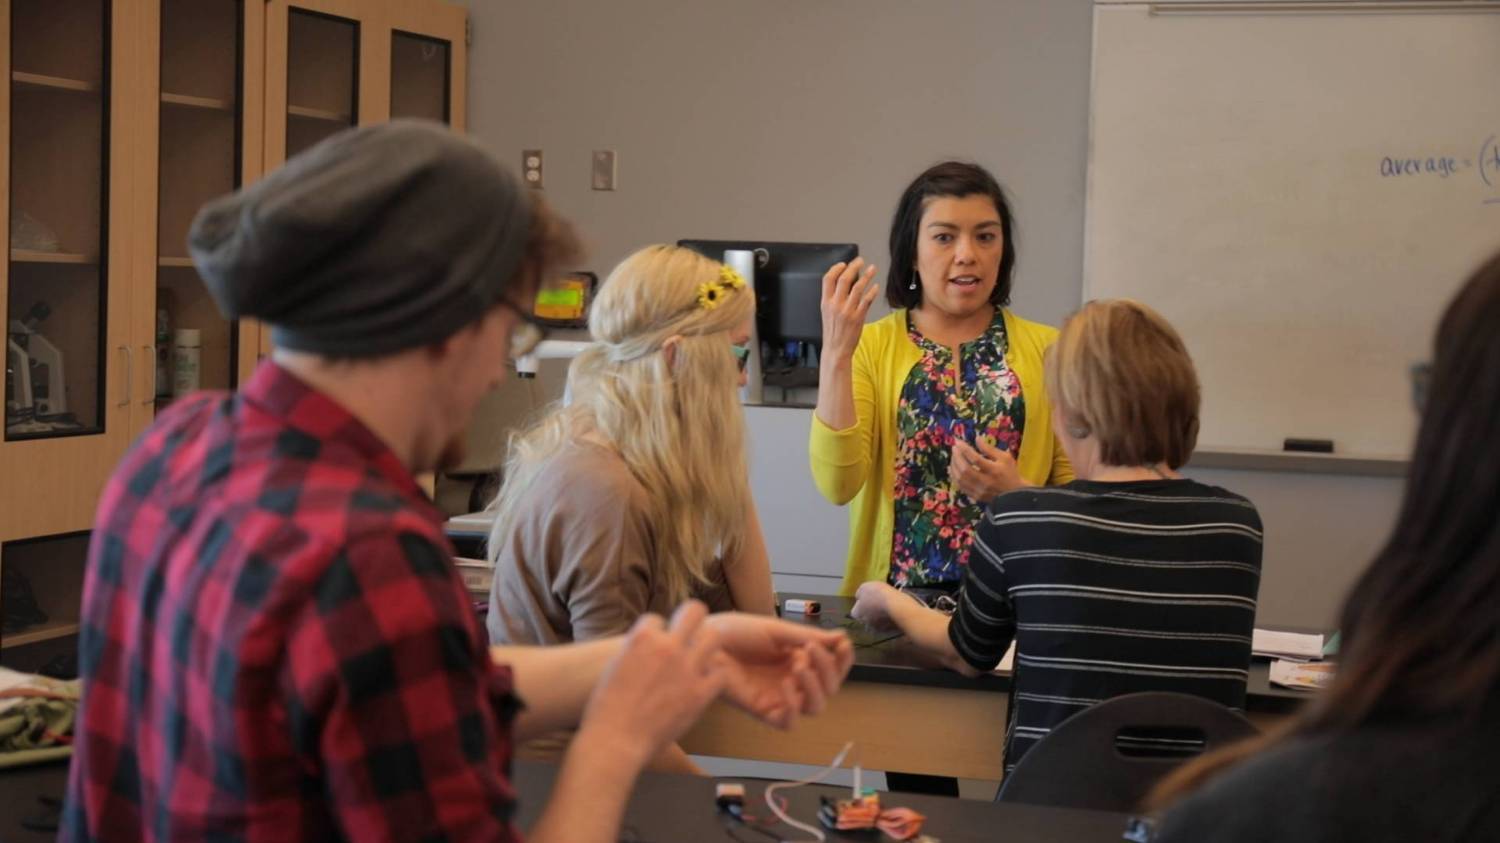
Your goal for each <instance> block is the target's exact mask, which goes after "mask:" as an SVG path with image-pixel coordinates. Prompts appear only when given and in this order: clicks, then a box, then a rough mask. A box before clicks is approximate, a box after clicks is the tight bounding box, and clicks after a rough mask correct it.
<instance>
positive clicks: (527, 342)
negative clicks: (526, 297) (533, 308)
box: [500, 298, 547, 363]
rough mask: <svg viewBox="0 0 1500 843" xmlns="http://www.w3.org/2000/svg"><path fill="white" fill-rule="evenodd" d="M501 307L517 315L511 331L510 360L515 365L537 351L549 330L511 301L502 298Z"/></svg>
mask: <svg viewBox="0 0 1500 843" xmlns="http://www.w3.org/2000/svg"><path fill="white" fill-rule="evenodd" d="M500 306H501V307H503V308H505V309H506V310H509V311H510V312H511V313H514V314H515V315H516V320H517V321H516V324H515V327H513V328H511V330H510V360H511V362H512V363H514V362H515V361H517V360H519V359H521V358H522V357H525V356H526V355H528V354H530V353H531V352H533V351H536V347H537V346H539V345H541V344H542V341H543V340H545V339H546V338H547V328H546V326H544V325H542V324H541V323H540V322H538V321H537V318H536V317H535V316H532V315H531V314H530V313H527V312H526V311H525V310H522V309H521V307H520V306H519V305H517V304H516V303H515V302H513V301H511V300H510V299H504V298H502V299H501V300H500Z"/></svg>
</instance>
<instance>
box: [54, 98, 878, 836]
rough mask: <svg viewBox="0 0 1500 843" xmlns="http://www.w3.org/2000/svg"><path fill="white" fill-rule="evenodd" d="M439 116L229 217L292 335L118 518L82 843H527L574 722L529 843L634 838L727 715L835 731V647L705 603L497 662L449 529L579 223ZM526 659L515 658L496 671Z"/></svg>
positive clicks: (92, 670)
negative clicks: (479, 441)
mask: <svg viewBox="0 0 1500 843" xmlns="http://www.w3.org/2000/svg"><path fill="white" fill-rule="evenodd" d="M535 196H536V194H534V193H531V192H528V191H526V190H524V189H523V188H521V187H520V186H519V184H518V183H517V182H516V181H515V179H514V178H513V177H512V176H511V175H510V174H509V173H508V172H506V171H505V170H504V169H503V168H501V167H500V166H499V165H498V164H497V163H496V162H495V161H494V160H493V158H491V157H490V156H489V155H488V154H487V153H485V152H483V151H482V150H480V149H479V148H478V147H477V146H475V145H473V144H472V143H470V142H469V141H466V140H463V139H462V138H459V137H457V136H455V135H452V134H450V133H448V132H447V131H446V130H445V129H443V128H441V127H437V126H435V125H429V124H421V123H415V122H397V123H392V124H387V125H385V126H381V127H376V128H369V129H357V130H353V131H350V132H346V133H344V134H341V135H339V136H336V137H335V138H333V139H330V140H329V141H326V142H324V143H323V144H321V145H319V146H318V147H315V148H314V149H312V150H310V151H308V152H307V153H304V154H303V155H301V156H299V157H298V158H296V159H293V160H292V161H291V162H289V163H288V164H287V165H286V167H284V168H283V169H282V170H280V171H278V172H276V173H273V174H272V175H270V176H269V177H268V178H266V179H265V180H264V181H262V182H260V183H258V184H256V185H254V186H252V187H250V188H247V189H246V190H244V191H241V192H240V193H238V194H236V195H234V196H230V197H226V198H224V199H221V200H218V201H216V202H214V203H211V204H210V205H209V206H207V207H206V208H205V209H204V210H203V211H202V212H201V213H200V214H199V217H198V219H197V220H196V221H195V222H194V226H193V232H192V235H191V246H192V249H193V254H194V258H195V261H196V263H197V265H198V267H199V269H200V272H201V273H202V275H203V276H204V278H205V281H206V283H207V284H208V285H209V288H210V290H211V291H212V292H213V294H214V296H215V299H216V301H217V302H218V304H219V306H220V309H221V310H223V311H224V313H225V315H226V316H227V317H228V318H231V319H239V318H245V317H251V318H257V319H261V320H263V321H265V322H267V323H269V324H270V325H272V327H273V338H274V341H275V344H276V346H277V348H276V352H275V354H274V356H273V358H272V359H271V360H269V361H266V362H264V363H262V365H261V367H260V368H259V369H258V370H257V371H256V373H255V375H254V376H253V377H252V378H251V379H250V381H249V382H248V383H246V384H245V385H244V386H243V388H242V389H240V391H239V392H238V393H237V394H234V395H226V394H201V395H197V396H194V397H191V398H188V399H184V400H182V401H180V402H179V403H178V404H176V405H174V406H173V407H172V408H171V409H169V410H167V411H166V412H164V413H163V414H162V415H161V416H160V417H159V419H158V420H157V422H156V424H155V425H153V426H152V428H151V429H150V430H149V431H148V432H147V433H146V434H145V435H144V437H142V439H141V440H140V441H139V442H137V443H136V445H135V446H134V447H133V448H132V449H131V451H130V453H129V454H128V455H127V456H126V457H125V459H124V461H123V462H122V464H121V465H120V467H119V469H118V471H117V472H116V473H115V476H114V478H113V479H112V480H111V481H110V483H109V485H108V487H107V488H106V490H105V492H104V495H103V499H102V502H101V504H100V507H99V513H98V518H97V523H96V525H95V532H94V536H93V543H92V546H91V549H90V559H89V567H88V579H87V582H86V585H85V593H84V609H83V629H82V632H81V636H80V640H81V644H80V648H81V670H82V674H83V680H84V698H83V704H82V707H81V711H80V715H79V721H78V725H77V728H76V736H77V739H76V754H75V757H74V761H73V766H72V771H71V780H70V782H69V788H68V789H69V793H68V799H67V807H66V812H65V817H64V829H63V832H62V839H64V840H131V841H133V840H207V839H215V840H247V841H295V840H324V839H331V838H349V839H366V840H375V839H379V840H418V839H421V840H513V839H516V838H517V837H518V835H517V832H516V830H515V829H514V828H513V825H512V822H511V816H512V811H513V803H514V791H513V790H512V788H511V785H510V782H509V780H508V770H509V765H508V760H509V749H510V746H511V745H512V743H513V741H514V740H516V739H518V738H519V737H524V736H525V735H526V734H528V733H531V734H539V733H542V732H546V731H551V730H554V729H557V728H565V727H574V726H576V727H577V728H578V736H577V739H576V740H575V741H574V742H573V748H572V749H571V751H570V752H569V754H568V756H567V758H566V759H565V761H564V763H563V766H562V769H561V771H560V773H559V776H558V779H557V783H556V785H555V788H554V790H553V794H552V798H551V801H550V802H549V805H548V807H547V809H546V810H545V811H544V812H543V814H542V818H541V820H540V821H539V822H538V824H537V826H536V828H534V829H533V830H532V835H531V836H532V838H533V839H534V840H538V841H567V842H568V843H589V841H604V840H614V839H615V837H616V834H617V832H618V826H619V822H620V817H621V815H622V813H623V810H624V805H625V800H626V798H627V796H628V794H629V792H630V788H631V786H632V784H633V781H634V779H635V777H636V775H637V774H638V773H639V772H640V770H641V769H642V768H643V766H644V765H645V764H646V763H647V761H648V760H649V759H650V758H651V757H652V756H653V755H654V754H655V753H656V752H657V750H659V749H660V748H661V747H662V746H664V745H665V744H667V743H668V742H671V741H673V740H675V739H676V738H677V737H678V736H679V735H680V734H681V733H682V732H683V731H684V730H685V729H686V728H687V727H688V726H689V725H691V723H692V722H693V721H694V719H695V718H696V717H697V715H698V714H699V713H700V712H701V711H702V709H703V708H704V706H706V705H707V704H708V703H709V702H711V701H712V700H713V699H715V698H718V697H720V696H723V697H726V698H727V699H729V700H730V701H732V702H734V703H736V704H738V705H740V706H741V707H743V708H745V709H746V710H747V711H749V712H750V713H752V714H754V715H757V716H759V717H761V718H762V719H764V720H766V721H767V722H770V723H772V724H773V725H778V726H783V727H784V726H786V725H788V724H790V723H791V722H792V721H793V720H794V719H795V718H796V716H798V715H799V714H802V713H810V712H815V711H817V710H819V709H820V708H821V707H822V705H823V702H824V699H825V697H826V696H827V695H828V694H830V693H832V692H833V691H834V690H836V689H837V687H838V685H839V683H840V682H841V681H842V679H843V676H844V674H845V673H846V672H847V670H848V667H849V664H850V662H851V661H852V656H851V650H850V646H849V643H848V641H847V640H845V639H843V638H842V637H841V636H839V635H836V634H828V633H821V632H818V631H817V630H811V629H808V628H806V627H802V626H798V625H792V624H784V623H781V622H779V621H776V620H774V619H769V618H752V617H747V616H738V615H717V616H714V617H713V618H707V617H705V610H704V609H703V607H702V605H701V604H695V603H690V604H687V605H685V606H684V607H683V608H681V609H679V610H678V612H677V613H676V614H675V615H674V616H673V618H672V620H671V622H670V624H668V623H666V622H664V621H663V620H662V619H661V618H647V619H644V620H643V621H642V622H641V623H640V624H638V625H637V626H636V628H635V629H634V630H632V632H631V633H630V634H629V635H627V636H625V637H623V638H617V639H612V640H606V641H598V642H592V643H589V644H583V645H576V646H569V647H556V648H498V649H495V650H491V649H490V648H488V647H487V646H486V641H485V639H484V637H483V633H482V632H481V629H480V627H479V625H478V623H477V622H476V619H475V617H474V615H473V612H472V610H471V608H470V601H469V598H468V595H467V592H466V591H465V589H464V586H463V584H462V582H461V580H460V579H459V577H458V575H457V573H456V571H455V570H454V568H453V565H452V563H451V561H450V559H451V557H452V555H453V552H452V548H451V547H450V546H449V544H448V542H447V539H446V538H445V536H444V534H443V529H442V522H443V520H444V519H443V516H442V515H441V514H440V513H439V512H438V510H437V509H436V508H435V507H433V505H432V504H431V503H430V502H429V501H428V500H427V498H426V496H425V495H424V494H423V493H422V492H421V490H420V489H419V488H418V486H417V485H416V483H415V481H414V480H413V472H420V471H428V470H433V469H439V468H442V467H444V466H447V465H452V464H453V463H454V461H455V460H456V459H457V458H458V457H459V456H460V455H461V444H462V442H463V440H464V428H465V426H466V425H467V423H468V420H469V418H470V417H471V415H472V413H473V410H474V408H475V406H476V405H477V403H478V401H479V400H480V398H481V397H482V396H483V395H484V393H486V392H487V391H489V390H490V389H492V388H493V387H494V386H496V385H497V384H498V383H499V382H500V380H501V378H502V377H503V374H504V370H505V365H506V357H507V350H509V351H510V353H511V354H515V353H518V352H521V351H524V350H525V346H526V345H528V344H529V343H531V342H534V341H535V340H536V339H538V338H539V337H538V336H537V334H536V332H535V331H527V330H526V329H527V328H528V327H529V325H528V324H527V323H526V317H525V316H524V314H527V313H529V312H530V304H531V300H532V298H533V296H534V294H535V291H536V289H537V287H538V282H539V280H540V279H541V278H543V277H545V275H546V274H547V273H548V272H550V271H551V270H552V269H554V268H555V267H559V266H561V265H562V264H565V263H567V262H570V261H572V260H574V259H575V257H576V253H577V245H576V239H575V238H574V236H573V234H572V232H571V229H570V228H569V226H568V225H567V224H566V223H565V222H563V221H562V220H561V219H560V218H558V217H557V216H556V215H554V214H553V213H551V212H550V211H549V210H548V209H547V208H546V206H545V205H543V204H542V203H541V202H540V201H538V200H537V199H536V198H535ZM502 665H504V666H502Z"/></svg>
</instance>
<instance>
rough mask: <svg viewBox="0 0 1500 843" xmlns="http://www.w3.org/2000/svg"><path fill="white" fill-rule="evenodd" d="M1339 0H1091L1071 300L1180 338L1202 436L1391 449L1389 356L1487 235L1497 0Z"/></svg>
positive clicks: (1399, 434) (1421, 335) (1396, 377)
mask: <svg viewBox="0 0 1500 843" xmlns="http://www.w3.org/2000/svg"><path fill="white" fill-rule="evenodd" d="M1153 5H1154V6H1155V8H1153ZM1360 5H1361V6H1363V7H1365V8H1363V9H1357V10H1351V9H1340V10H1338V11H1328V10H1329V9H1330V8H1331V7H1333V6H1334V4H1330V3H1321V4H1308V5H1307V6H1305V7H1303V8H1302V9H1296V8H1294V6H1295V4H1290V3H1278V4H1275V7H1274V8H1267V6H1261V7H1258V8H1254V7H1252V4H1244V3H1240V4H1226V7H1225V8H1222V9H1210V8H1209V7H1208V6H1206V5H1205V4H1197V6H1196V9H1197V10H1196V11H1191V12H1186V13H1185V12H1183V11H1182V10H1181V8H1180V7H1178V9H1177V10H1175V11H1174V10H1173V9H1172V8H1170V7H1169V5H1168V4H1103V3H1100V4H1096V6H1095V8H1094V64H1093V95H1092V104H1091V125H1090V151H1089V173H1088V180H1089V188H1088V202H1087V217H1086V219H1087V223H1086V225H1087V234H1086V237H1085V241H1086V245H1085V263H1084V274H1085V280H1084V298H1085V299H1091V298H1114V297H1129V298H1135V299H1139V300H1142V301H1144V302H1146V303H1148V304H1150V305H1151V306H1153V307H1155V308H1156V309H1158V310H1159V311H1161V312H1162V313H1163V314H1164V315H1165V316H1166V317H1167V318H1168V319H1170V320H1171V321H1172V323H1173V324H1174V325H1176V326H1177V328H1178V329H1179V330H1180V331H1181V332H1182V334H1183V337H1184V339H1185V340H1186V342H1187V344H1188V346H1189V349H1190V351H1191V353H1192V355H1193V358H1194V361H1195V363H1196V364H1197V367H1198V371H1199V377H1200V379H1201V380H1202V382H1203V411H1202V430H1201V434H1200V436H1199V443H1200V444H1199V448H1200V449H1202V450H1227V451H1236V450H1242V451H1251V450H1256V449H1275V450H1279V449H1280V448H1281V443H1282V440H1283V439H1284V438H1286V437H1315V438H1326V439H1332V440H1334V441H1335V443H1336V449H1337V451H1338V452H1339V453H1344V454H1360V455H1370V456H1382V457H1385V456H1389V457H1398V458H1399V457H1405V456H1406V455H1407V454H1408V453H1409V452H1410V443H1411V440H1412V438H1413V436H1414V434H1415V428H1416V416H1415V413H1414V411H1413V410H1412V404H1411V400H1410V395H1411V391H1410V388H1409V385H1408V383H1409V380H1408V372H1409V369H1410V367H1411V365H1412V364H1414V363H1417V362H1421V361H1426V360H1428V359H1430V357H1431V351H1430V349H1431V340H1432V334H1433V331H1434V329H1435V326H1436V323H1437V319H1438V317H1439V316H1440V315H1441V313H1442V309H1443V307H1444V306H1445V304H1446V302H1447V301H1448V299H1449V298H1450V297H1451V296H1452V295H1453V293H1454V292H1456V290H1457V289H1458V287H1459V286H1460V285H1461V284H1462V282H1463V280H1464V279H1465V278H1466V277H1467V275H1468V274H1469V273H1470V272H1471V271H1472V270H1473V269H1474V268H1475V267H1477V266H1478V264H1479V263H1480V261H1481V260H1482V259H1483V258H1484V257H1486V256H1487V255H1489V254H1491V253H1493V252H1494V251H1495V250H1496V249H1497V248H1500V14H1497V13H1496V12H1500V5H1489V6H1487V7H1486V8H1481V9H1475V10H1473V11H1467V12H1463V11H1459V12H1454V11H1448V12H1444V11H1438V10H1424V11H1422V12H1420V13H1413V12H1411V11H1410V7H1411V6H1414V5H1417V4H1403V6H1404V7H1405V8H1400V9H1392V8H1384V9H1382V8H1371V7H1378V5H1379V4H1369V3H1366V4H1360ZM1453 5H1454V4H1447V6H1448V7H1452V6H1453ZM1289 8H1290V9H1292V10H1291V11H1287V9H1289ZM1205 9H1208V10H1207V11H1205ZM1247 9H1248V10H1247ZM1496 330H1500V326H1496Z"/></svg>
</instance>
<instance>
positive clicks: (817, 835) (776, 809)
mask: <svg viewBox="0 0 1500 843" xmlns="http://www.w3.org/2000/svg"><path fill="white" fill-rule="evenodd" d="M853 748H854V741H850V742H848V743H846V744H844V748H843V749H841V750H839V754H838V755H835V756H834V757H833V761H832V762H831V763H830V764H829V765H828V766H827V767H824V768H823V770H822V771H821V772H819V773H816V774H815V775H813V776H810V777H808V778H805V779H802V780H801V781H795V782H777V783H776V784H773V785H769V786H767V787H766V807H767V808H770V809H771V813H773V814H775V815H776V818H777V819H779V820H781V821H782V822H784V823H786V824H787V825H789V826H791V827H792V828H795V829H798V830H800V831H805V832H807V833H808V834H811V835H812V836H813V840H814V841H815V843H824V841H825V840H827V839H828V836H827V835H825V834H824V833H823V830H822V829H820V828H818V827H817V826H811V825H807V824H806V823H801V822H798V821H797V820H794V819H792V818H791V817H789V816H787V813H786V812H785V811H783V810H781V806H780V805H777V804H776V791H778V790H780V789H782V788H792V787H801V786H803V785H805V784H817V783H818V782H820V781H822V780H824V779H826V778H828V776H829V775H830V774H831V773H832V772H833V771H834V770H837V769H838V768H839V765H840V764H842V763H844V756H846V755H848V754H849V750H851V749H853ZM782 843H805V841H799V840H784V841H782Z"/></svg>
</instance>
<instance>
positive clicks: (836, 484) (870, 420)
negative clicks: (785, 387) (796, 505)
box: [807, 344, 876, 506]
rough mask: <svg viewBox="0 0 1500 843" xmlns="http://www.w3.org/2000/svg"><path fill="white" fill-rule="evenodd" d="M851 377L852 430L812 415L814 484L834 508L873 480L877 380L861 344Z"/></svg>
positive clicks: (810, 457)
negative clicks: (832, 425)
mask: <svg viewBox="0 0 1500 843" xmlns="http://www.w3.org/2000/svg"><path fill="white" fill-rule="evenodd" d="M852 367H853V368H852V370H851V372H850V376H851V378H852V379H853V381H854V416H855V422H854V426H853V427H849V428H845V429H844V430H834V429H833V428H831V427H829V426H828V425H826V424H824V423H823V420H822V419H820V418H818V414H817V413H813V421H812V433H811V434H810V435H809V438H808V443H807V455H808V461H809V463H810V464H811V466H812V476H813V483H814V484H815V485H816V486H817V487H818V491H819V492H821V493H822V495H823V497H825V498H827V499H828V500H829V502H830V503H833V504H834V505H835V506H843V505H844V504H846V503H848V502H850V501H852V500H854V496H855V495H858V494H859V490H860V489H863V488H864V487H865V483H866V482H867V481H868V480H869V479H870V453H871V448H870V438H871V437H872V436H874V435H875V432H874V427H875V424H876V421H875V388H876V387H875V378H874V373H873V371H872V370H871V366H870V355H869V352H868V350H867V349H866V347H865V346H864V345H863V344H861V345H859V346H857V347H856V348H855V350H854V359H853V362H852Z"/></svg>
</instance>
